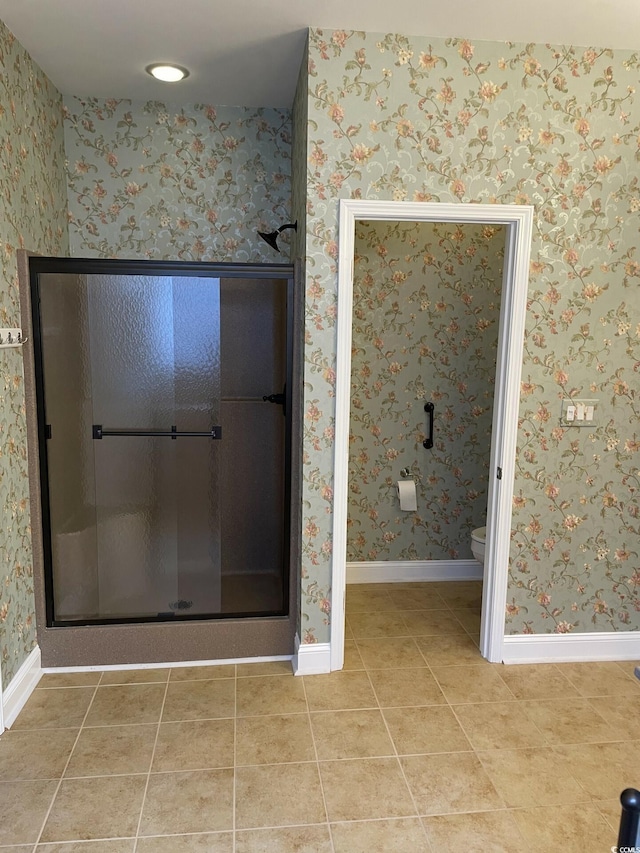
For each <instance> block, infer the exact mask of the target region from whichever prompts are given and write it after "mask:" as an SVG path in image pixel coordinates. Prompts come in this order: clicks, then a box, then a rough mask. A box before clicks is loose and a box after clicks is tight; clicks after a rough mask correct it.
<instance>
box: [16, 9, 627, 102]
mask: <svg viewBox="0 0 640 853" xmlns="http://www.w3.org/2000/svg"><path fill="white" fill-rule="evenodd" d="M0 19H1V20H2V21H4V22H5V24H6V25H7V26H8V27H9V29H10V30H11V31H12V32H13V33H14V35H15V36H16V37H17V38H18V40H19V41H20V42H21V43H22V44H23V45H24V47H25V48H26V49H27V50H28V51H29V53H30V54H31V56H32V57H33V58H34V59H35V60H36V62H37V63H38V64H39V65H40V67H41V68H42V69H43V70H44V72H45V73H46V74H47V75H48V76H49V78H50V79H51V80H52V81H53V82H54V83H55V85H56V86H57V87H58V89H59V90H60V91H61V92H63V93H64V94H67V95H81V96H82V95H85V96H86V95H92V96H95V97H100V98H108V97H113V98H132V99H136V100H137V99H144V100H163V101H168V102H174V103H176V102H177V103H194V102H200V103H202V102H205V103H210V104H216V105H220V106H222V105H233V106H251V107H255V106H269V107H289V106H291V102H292V99H293V93H294V89H295V84H296V79H297V76H298V69H299V67H300V59H301V57H302V51H303V46H304V39H305V30H306V28H307V27H310V26H311V27H320V28H326V29H357V30H364V31H366V32H385V33H386V32H398V33H404V34H406V35H418V36H420V35H421V36H427V37H428V36H432V37H448V36H455V35H458V36H464V37H465V38H469V39H472V40H491V41H519V42H541V43H547V42H550V43H555V44H573V45H582V46H586V45H589V46H601V47H612V48H623V49H629V50H635V49H637V48H638V47H639V46H640V2H638V0H535V2H527V3H525V2H524V0H486V2H484V3H480V2H478V0H457V2H455V4H454V3H448V2H442V0H322V2H321V3H319V2H318V0H227V2H221V0H177V2H175V0H109V2H106V0H0ZM156 61H169V62H175V63H177V64H179V65H184V66H186V67H187V68H189V69H190V70H191V76H190V77H189V78H188V79H187V80H184V81H182V82H181V83H175V84H171V85H167V84H163V83H158V82H157V81H155V80H153V79H152V78H151V77H149V76H148V75H147V74H145V72H144V68H145V66H146V65H148V64H149V63H151V62H156Z"/></svg>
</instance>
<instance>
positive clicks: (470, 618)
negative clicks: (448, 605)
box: [451, 607, 482, 636]
mask: <svg viewBox="0 0 640 853" xmlns="http://www.w3.org/2000/svg"><path fill="white" fill-rule="evenodd" d="M451 612H452V613H453V615H454V616H455V617H456V619H457V620H458V622H460V624H461V625H462V626H463V628H464V629H465V631H468V632H469V633H470V634H473V635H474V636H475V635H476V634H479V633H480V625H481V623H482V617H481V613H480V609H478V610H473V608H471V607H463V608H462V609H461V610H457V609H455V608H452V610H451Z"/></svg>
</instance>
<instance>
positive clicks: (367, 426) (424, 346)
mask: <svg viewBox="0 0 640 853" xmlns="http://www.w3.org/2000/svg"><path fill="white" fill-rule="evenodd" d="M505 236H506V235H505V230H504V228H501V227H490V226H480V225H455V224H450V223H426V222H422V223H399V222H357V223H356V234H355V264H354V279H353V288H354V294H353V299H354V310H353V343H352V362H351V418H350V437H349V439H350V442H349V447H350V453H349V518H348V526H347V560H348V561H358V562H362V561H368V560H374V561H375V560H393V561H398V560H455V559H472V556H473V555H472V553H471V531H472V530H473V529H474V528H476V527H481V526H482V525H484V524H485V523H486V509H487V497H488V485H489V483H488V480H489V457H490V452H491V422H492V415H493V396H494V385H495V372H496V355H497V346H498V325H499V316H500V294H501V290H502V267H503V258H504V247H505ZM426 401H431V402H433V404H434V407H435V409H434V430H433V440H434V446H433V448H431V449H427V448H425V447H424V446H423V440H424V438H425V436H426V418H427V415H426V413H425V411H424V403H425V402H426ZM402 468H408V469H409V470H410V472H411V477H412V479H413V480H414V481H415V483H416V492H417V503H418V507H417V510H416V511H415V512H406V511H403V510H401V509H400V504H399V501H398V497H397V493H396V482H397V481H398V480H399V479H400V471H401V469H402Z"/></svg>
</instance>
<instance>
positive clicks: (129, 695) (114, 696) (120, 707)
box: [85, 684, 166, 726]
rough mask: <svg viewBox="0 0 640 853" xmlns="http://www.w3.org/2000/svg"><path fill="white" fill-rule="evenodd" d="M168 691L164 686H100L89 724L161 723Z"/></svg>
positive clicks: (90, 709)
mask: <svg viewBox="0 0 640 853" xmlns="http://www.w3.org/2000/svg"><path fill="white" fill-rule="evenodd" d="M165 689H166V688H165V685H164V684H128V685H125V686H122V687H98V689H97V690H96V695H95V697H94V700H93V702H92V703H91V708H89V713H88V714H87V719H86V722H85V725H87V726H126V725H131V724H137V723H139V724H142V723H157V722H158V720H159V719H160V711H161V709H162V700H163V698H164V692H165Z"/></svg>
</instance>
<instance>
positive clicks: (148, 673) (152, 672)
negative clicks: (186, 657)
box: [100, 667, 169, 687]
mask: <svg viewBox="0 0 640 853" xmlns="http://www.w3.org/2000/svg"><path fill="white" fill-rule="evenodd" d="M168 678H169V669H168V668H166V667H154V668H153V669H112V670H107V671H105V672H103V673H102V680H101V681H100V686H101V687H104V686H105V685H108V684H111V685H114V684H164V683H165V682H166V681H167V679H168Z"/></svg>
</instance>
